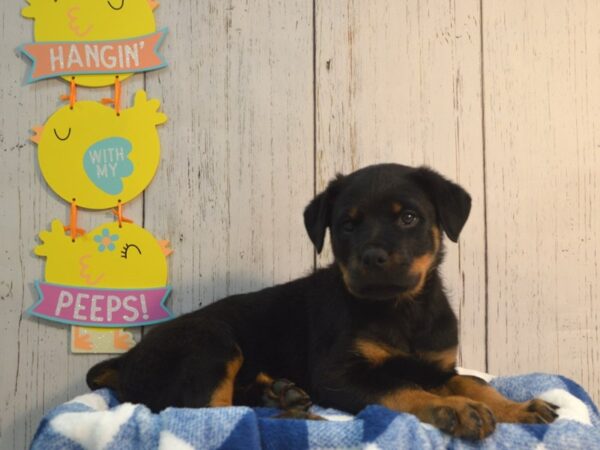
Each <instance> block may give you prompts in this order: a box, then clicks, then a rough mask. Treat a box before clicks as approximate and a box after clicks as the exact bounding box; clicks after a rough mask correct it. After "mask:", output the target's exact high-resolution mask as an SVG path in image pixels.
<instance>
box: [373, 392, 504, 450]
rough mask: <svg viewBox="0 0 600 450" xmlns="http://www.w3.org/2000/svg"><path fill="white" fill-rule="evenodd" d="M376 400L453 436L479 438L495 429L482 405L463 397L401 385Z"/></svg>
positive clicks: (490, 414) (492, 417) (489, 415)
mask: <svg viewBox="0 0 600 450" xmlns="http://www.w3.org/2000/svg"><path fill="white" fill-rule="evenodd" d="M379 403H380V404H382V405H383V406H386V407H388V408H390V409H393V410H394V411H399V412H407V413H410V414H413V415H415V416H417V417H418V418H419V419H420V420H421V421H422V422H426V423H430V424H432V425H435V426H436V427H438V428H440V429H442V430H444V431H445V432H447V433H449V434H451V435H453V436H457V437H464V438H468V439H483V438H484V437H486V436H488V435H489V434H491V433H492V432H493V431H494V428H495V421H494V416H493V415H492V413H491V411H490V410H489V409H488V408H487V407H486V405H484V404H483V403H480V402H474V401H472V400H470V399H468V398H466V397H459V396H448V397H440V396H438V395H435V394H432V393H431V392H426V391H423V390H418V389H407V388H405V389H399V390H396V391H393V392H391V393H389V394H387V395H384V396H383V397H381V399H380V401H379Z"/></svg>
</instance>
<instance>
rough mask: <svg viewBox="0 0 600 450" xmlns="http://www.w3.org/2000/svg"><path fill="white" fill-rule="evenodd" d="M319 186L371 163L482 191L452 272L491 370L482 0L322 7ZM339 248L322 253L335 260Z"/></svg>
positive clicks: (464, 356)
mask: <svg viewBox="0 0 600 450" xmlns="http://www.w3.org/2000/svg"><path fill="white" fill-rule="evenodd" d="M316 19H317V21H316V75H317V76H316V94H317V95H316V98H317V108H316V122H317V135H316V171H317V180H316V181H317V190H321V189H323V188H324V187H325V186H326V184H327V182H328V181H329V180H330V179H331V178H332V177H333V176H334V174H335V173H336V172H341V173H348V172H351V171H352V170H354V169H357V168H359V167H363V166H365V165H368V164H374V163H382V162H397V163H401V164H407V165H421V164H425V165H429V166H431V167H433V168H435V169H436V170H438V171H440V172H441V173H443V174H445V175H446V176H447V177H449V178H451V179H454V180H456V181H457V182H459V183H460V184H462V185H463V186H465V188H466V189H467V190H468V191H469V192H470V193H471V194H472V196H473V210H472V213H471V217H470V218H469V222H468V223H467V226H466V228H465V230H464V233H463V234H462V236H461V238H460V243H459V244H458V245H455V244H453V243H451V242H450V241H447V242H448V243H447V245H446V249H447V254H446V262H445V263H444V266H443V274H444V278H445V280H446V285H447V287H448V291H449V294H450V298H451V300H452V303H453V306H454V309H455V311H456V313H457V315H458V317H459V319H460V322H461V325H462V327H461V336H460V338H461V343H462V345H461V348H460V363H461V364H464V365H467V366H468V367H476V368H478V369H485V345H484V343H485V313H484V312H485V259H484V258H485V251H484V250H485V249H484V247H485V245H484V215H483V211H484V208H483V169H482V160H483V149H482V135H481V97H480V95H481V91H480V85H481V83H480V81H481V72H480V64H479V62H480V59H479V55H480V40H479V37H480V28H479V2H478V1H464V2H463V1H461V2H459V1H450V2H447V3H444V4H440V2H435V1H425V2H423V1H407V2H397V1H391V0H390V1H378V2H359V1H352V0H348V1H332V2H317V11H316ZM331 259H332V256H331V252H330V250H329V248H327V250H326V251H324V252H323V255H322V256H321V257H320V258H319V263H320V264H327V263H329V261H331Z"/></svg>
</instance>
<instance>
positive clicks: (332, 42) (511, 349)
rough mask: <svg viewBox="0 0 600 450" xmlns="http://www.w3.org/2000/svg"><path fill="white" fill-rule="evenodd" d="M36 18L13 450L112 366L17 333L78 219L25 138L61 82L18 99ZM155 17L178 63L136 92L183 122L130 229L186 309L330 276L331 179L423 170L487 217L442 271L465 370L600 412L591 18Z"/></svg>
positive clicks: (15, 276)
mask: <svg viewBox="0 0 600 450" xmlns="http://www.w3.org/2000/svg"><path fill="white" fill-rule="evenodd" d="M23 4H24V3H23ZM23 4H21V3H20V2H18V1H10V2H8V1H7V2H2V3H1V4H0V18H1V22H0V23H1V28H0V38H1V40H2V42H3V45H2V46H1V47H0V155H1V157H2V165H1V166H0V171H1V172H0V206H1V208H0V224H1V231H2V239H0V250H1V252H2V259H1V260H0V317H1V319H0V323H1V326H0V330H1V333H2V334H1V337H2V342H3V345H2V346H0V360H1V361H2V364H0V381H2V382H1V383H0V407H1V412H0V449H12V448H25V447H26V446H27V443H28V442H29V440H30V439H31V436H32V435H33V433H34V431H35V428H36V426H37V423H38V422H39V420H40V418H41V416H42V414H43V412H44V411H47V410H48V409H49V408H52V407H53V406H55V405H56V404H58V403H60V402H63V401H66V400H68V399H70V398H72V397H73V396H75V395H78V394H80V393H82V392H85V390H86V389H85V386H84V383H83V377H84V374H85V371H86V370H87V368H88V367H89V366H90V365H91V364H92V363H93V362H95V361H96V360H98V359H100V358H99V357H97V356H80V355H78V356H75V355H69V354H68V353H67V350H66V349H67V332H66V330H65V329H64V328H63V327H58V326H52V325H48V324H47V323H43V322H41V321H38V320H35V319H32V318H30V317H27V316H25V315H23V311H24V310H25V309H26V308H27V307H28V306H29V305H31V303H32V302H33V301H34V297H35V296H34V292H33V287H32V281H33V280H34V279H36V278H40V277H41V276H42V275H43V266H42V261H41V260H40V259H38V258H35V257H34V256H33V253H32V247H33V246H34V245H35V236H36V235H37V233H38V232H39V231H40V230H41V229H43V228H46V227H47V226H48V224H49V223H50V220H51V219H52V218H55V217H58V218H61V219H66V218H67V208H66V206H65V205H64V204H63V203H62V202H61V201H60V200H58V199H57V198H56V197H55V196H54V195H53V194H52V192H51V191H50V190H49V189H48V188H47V187H46V186H45V184H44V182H43V180H42V179H41V176H40V173H39V170H38V168H37V166H36V155H35V147H34V146H33V144H31V143H30V142H28V137H29V135H30V133H29V131H28V130H29V128H30V127H31V126H32V125H35V124H37V123H41V122H43V121H44V120H45V118H46V117H47V116H48V115H49V114H51V113H52V112H53V111H54V110H55V109H56V108H57V107H58V106H59V102H58V96H59V95H60V94H62V93H64V92H65V90H66V86H65V85H64V84H62V83H60V82H58V81H44V82H41V83H38V84H36V85H32V86H24V85H23V78H24V72H25V68H26V63H25V62H24V61H21V60H20V59H19V57H18V56H17V55H16V52H15V48H16V47H17V45H19V44H21V43H23V42H25V41H27V40H29V39H30V37H31V34H32V28H31V24H30V23H29V22H27V21H26V20H24V19H20V18H19V11H20V9H21V7H22V6H23ZM156 14H157V21H158V23H159V24H160V25H161V26H168V27H169V29H170V34H169V36H168V38H167V40H166V42H165V48H164V53H165V54H166V55H167V57H168V59H169V61H170V67H169V68H168V69H166V70H162V71H159V72H154V73H151V74H148V75H146V76H140V75H138V76H136V77H135V78H133V79H132V80H129V81H127V82H126V83H125V90H126V92H125V93H126V97H127V98H131V96H132V95H133V93H134V92H135V90H136V89H139V88H144V87H145V88H146V89H147V90H148V92H149V94H150V95H151V96H155V97H158V98H161V99H162V100H163V110H164V111H165V112H166V113H167V114H168V115H169V117H170V121H169V122H168V123H167V124H166V125H164V126H163V127H162V128H161V129H160V135H161V140H162V146H163V155H162V162H161V166H160V167H159V171H158V174H157V176H156V178H155V179H154V182H153V183H152V185H151V186H150V187H149V189H148V190H147V191H146V193H145V194H144V196H143V197H140V198H139V199H137V200H136V201H135V202H134V203H133V204H132V205H129V206H128V210H127V212H128V214H129V215H131V216H132V217H133V218H134V219H135V220H136V221H137V222H138V223H142V224H144V225H145V226H146V227H147V228H148V229H149V230H150V231H152V232H153V233H154V234H155V235H157V236H160V237H167V238H170V239H171V240H172V242H173V247H174V249H175V250H176V253H175V254H173V256H172V257H171V266H170V278H171V283H172V284H173V286H174V288H175V292H174V295H173V297H172V299H171V306H172V307H173V309H174V310H175V312H177V313H182V312H186V311H189V310H191V309H194V308H197V307H198V306H200V305H201V304H207V303H210V302H212V301H214V300H216V299H218V298H220V297H222V296H224V295H227V294H231V293H235V292H241V291H246V290H249V289H256V288H259V287H262V286H266V285H270V284H272V283H274V282H280V281H284V280H288V279H290V278H294V277H297V276H299V275H301V274H303V273H306V272H307V271H310V270H311V269H312V267H313V266H314V264H315V262H316V264H317V265H323V264H326V263H327V262H328V261H329V260H330V258H331V254H330V252H329V250H326V251H325V252H324V253H323V254H322V255H321V256H319V257H318V258H317V259H315V255H314V252H313V249H312V247H311V246H310V242H309V241H308V239H307V237H306V236H305V233H304V230H303V226H302V220H301V212H302V209H303V207H304V205H305V204H306V203H307V202H308V201H309V200H310V198H311V197H312V196H313V195H314V192H315V190H318V189H321V188H323V187H324V186H325V185H326V183H327V181H328V180H329V179H330V178H331V177H332V176H333V175H334V174H335V172H337V171H341V172H348V171H351V170H353V169H355V168H358V167H361V166H363V165H366V164H369V163H374V162H381V161H395V162H400V163H406V164H428V165H430V166H432V167H434V168H436V169H438V170H439V171H441V172H443V173H445V174H446V175H447V176H449V177H450V178H453V179H455V180H457V181H459V182H460V183H461V184H463V185H464V186H465V187H466V188H467V189H468V190H469V191H470V192H471V194H472V196H473V200H474V202H473V210H472V215H471V218H470V219H469V222H468V224H467V226H466V228H465V230H464V233H463V235H462V236H461V240H460V242H459V244H457V245H456V244H452V243H449V244H448V245H447V258H446V263H445V265H444V268H443V270H444V276H445V278H446V281H447V285H448V290H449V293H450V295H451V297H452V299H453V306H454V307H455V310H456V312H457V314H458V316H459V317H460V320H461V325H462V329H461V340H462V345H461V349H460V352H461V353H460V360H461V363H462V364H463V365H464V366H467V367H471V368H475V369H480V370H488V371H490V372H492V373H497V374H515V373H523V372H531V371H537V370H544V371H549V372H560V373H562V374H565V375H567V376H570V377H572V378H574V379H575V380H576V381H578V382H580V383H582V384H583V385H584V386H585V388H586V389H587V390H588V391H589V392H590V393H591V394H592V396H593V397H594V398H595V399H596V400H600V380H599V379H598V376H597V375H596V373H597V372H598V369H599V367H598V365H599V364H600V350H599V349H600V336H599V331H598V327H599V324H600V306H598V305H597V304H596V303H597V302H596V301H595V300H596V297H597V290H598V288H599V287H600V281H599V280H600V273H599V272H600V241H599V240H598V238H597V237H596V234H595V233H596V232H597V231H598V230H599V229H600V223H599V222H600V213H599V212H598V209H597V206H598V205H599V204H600V182H598V179H599V178H600V177H599V175H600V153H599V152H600V142H599V140H600V137H599V136H598V134H599V133H598V132H597V129H598V125H597V120H595V119H597V117H600V102H598V101H597V99H598V98H600V57H599V55H600V34H599V33H598V28H599V26H600V5H599V4H598V3H597V2H595V1H594V0H553V1H552V2H548V1H544V0H527V1H521V0H507V1H504V2H496V1H492V0H460V1H459V0H449V1H439V0H422V1H418V0H401V1H397V0H374V1H369V2H367V1H358V0H331V1H318V0H314V1H313V0H277V1H270V0H256V1H253V2H248V1H241V0H228V1H221V0H186V1H177V2H175V1H168V0H163V2H162V4H161V6H160V8H159V9H158V10H157V11H156ZM80 91H81V92H80V96H81V97H82V98H89V99H99V98H101V97H104V96H107V95H108V94H109V93H110V92H109V90H102V89H101V90H98V91H94V90H89V89H87V90H80ZM109 219H110V216H109V215H108V214H106V213H94V214H92V213H86V214H84V215H83V225H84V226H86V227H88V228H89V227H91V226H95V225H97V224H98V223H100V222H101V221H105V220H109Z"/></svg>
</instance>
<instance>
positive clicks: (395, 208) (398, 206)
mask: <svg viewBox="0 0 600 450" xmlns="http://www.w3.org/2000/svg"><path fill="white" fill-rule="evenodd" d="M400 211H402V205H401V204H400V203H396V202H394V203H392V212H393V213H394V214H398V213H399V212H400Z"/></svg>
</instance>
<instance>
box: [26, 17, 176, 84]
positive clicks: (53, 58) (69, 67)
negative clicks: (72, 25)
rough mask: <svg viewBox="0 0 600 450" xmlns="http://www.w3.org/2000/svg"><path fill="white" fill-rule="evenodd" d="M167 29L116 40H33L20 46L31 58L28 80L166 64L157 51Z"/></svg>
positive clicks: (151, 68) (157, 66)
mask: <svg viewBox="0 0 600 450" xmlns="http://www.w3.org/2000/svg"><path fill="white" fill-rule="evenodd" d="M166 32H167V30H166V29H163V30H160V31H157V32H156V33H153V34H149V35H147V36H139V37H134V38H129V39H122V40H117V41H90V42H86V41H81V42H33V43H30V44H25V45H23V46H22V47H21V51H22V52H23V53H25V54H26V55H27V56H28V57H29V58H30V59H31V60H32V61H33V67H32V69H31V72H30V73H29V75H28V77H27V82H28V83H31V82H33V81H38V80H43V79H46V78H53V77H59V76H63V75H86V74H88V75H89V74H102V73H108V74H116V73H132V72H147V71H149V70H154V69H159V68H161V67H165V66H166V65H167V63H166V61H165V60H164V58H163V57H162V56H161V55H160V53H158V47H159V46H160V44H161V43H162V40H163V39H164V37H165V34H166Z"/></svg>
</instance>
